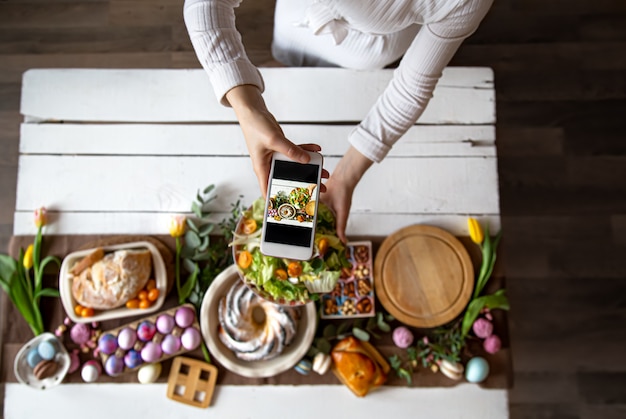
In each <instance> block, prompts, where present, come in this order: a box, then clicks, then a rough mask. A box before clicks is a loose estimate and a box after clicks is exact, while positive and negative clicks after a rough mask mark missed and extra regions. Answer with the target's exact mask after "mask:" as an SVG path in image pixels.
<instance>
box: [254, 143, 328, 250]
mask: <svg viewBox="0 0 626 419" xmlns="http://www.w3.org/2000/svg"><path fill="white" fill-rule="evenodd" d="M308 153H309V155H310V156H311V160H310V161H309V163H306V164H302V163H296V162H294V161H292V160H290V159H289V158H288V157H287V156H285V155H283V154H280V153H274V155H273V157H272V165H271V168H270V177H269V181H268V187H267V198H266V200H265V222H264V223H263V230H262V233H261V253H263V254H264V255H266V256H274V257H280V258H287V259H298V260H308V259H311V256H313V244H314V242H315V225H316V222H317V205H318V202H319V192H320V182H321V178H322V164H323V160H324V159H323V157H322V155H321V154H319V153H316V152H308Z"/></svg>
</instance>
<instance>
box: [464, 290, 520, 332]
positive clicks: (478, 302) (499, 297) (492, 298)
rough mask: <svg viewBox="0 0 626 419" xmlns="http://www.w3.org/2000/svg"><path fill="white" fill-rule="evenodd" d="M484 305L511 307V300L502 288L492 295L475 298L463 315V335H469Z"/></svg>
mask: <svg viewBox="0 0 626 419" xmlns="http://www.w3.org/2000/svg"><path fill="white" fill-rule="evenodd" d="M483 307H488V308H489V309H497V308H499V309H502V310H508V309H509V300H508V299H507V298H506V295H505V294H504V290H503V289H500V290H498V291H496V292H495V293H493V294H491V295H484V296H482V297H478V298H475V299H474V300H472V302H470V303H469V305H468V307H467V310H466V311H465V316H463V325H462V327H461V336H462V337H465V336H467V333H468V332H469V330H470V328H471V327H472V325H473V324H474V321H475V320H476V318H477V317H478V314H480V310H482V308H483Z"/></svg>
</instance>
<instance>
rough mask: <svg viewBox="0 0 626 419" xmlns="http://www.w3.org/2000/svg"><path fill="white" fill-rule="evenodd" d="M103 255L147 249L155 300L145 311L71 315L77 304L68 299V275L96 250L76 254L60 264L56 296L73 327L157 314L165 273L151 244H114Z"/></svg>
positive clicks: (115, 309) (69, 288)
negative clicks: (155, 292)
mask: <svg viewBox="0 0 626 419" xmlns="http://www.w3.org/2000/svg"><path fill="white" fill-rule="evenodd" d="M101 247H102V249H103V250H104V253H105V254H107V253H111V252H114V251H116V250H125V249H148V250H149V251H150V254H151V256H152V276H151V278H154V280H155V282H156V287H157V288H158V290H159V298H157V300H156V301H155V302H154V303H153V304H152V305H151V306H150V307H148V308H144V309H142V308H127V307H126V306H125V305H123V306H121V307H117V308H113V309H110V310H96V312H95V314H94V315H93V316H91V317H80V316H78V315H77V314H76V313H75V312H74V307H75V306H76V305H77V304H78V302H77V301H76V299H75V298H74V296H73V295H72V277H73V276H72V274H71V273H70V270H71V269H72V267H73V266H74V264H75V263H76V262H78V261H80V260H81V259H83V258H84V257H85V256H88V255H90V254H91V253H92V252H94V251H95V250H96V248H93V249H86V250H79V251H77V252H73V253H70V254H69V255H67V256H66V257H65V259H63V263H61V271H60V272H59V292H60V294H61V302H62V303H63V308H64V309H65V312H66V313H67V316H68V317H69V318H70V319H71V320H72V321H73V322H74V323H91V322H100V321H103V320H111V319H119V318H123V317H130V316H140V315H146V314H150V313H153V312H155V311H157V310H158V309H159V308H161V306H162V305H163V302H164V301H165V294H166V292H167V271H166V269H165V262H164V261H163V257H162V256H161V253H159V250H158V249H157V248H156V246H154V245H153V244H152V243H150V242H147V241H139V242H131V243H123V244H116V245H111V246H101Z"/></svg>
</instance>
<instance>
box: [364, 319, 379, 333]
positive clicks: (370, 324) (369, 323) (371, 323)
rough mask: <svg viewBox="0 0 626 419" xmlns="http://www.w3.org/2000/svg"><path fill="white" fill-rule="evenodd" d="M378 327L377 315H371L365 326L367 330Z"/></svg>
mask: <svg viewBox="0 0 626 419" xmlns="http://www.w3.org/2000/svg"><path fill="white" fill-rule="evenodd" d="M375 327H376V317H370V318H369V319H368V320H367V325H366V326H365V329H366V330H374V328H375Z"/></svg>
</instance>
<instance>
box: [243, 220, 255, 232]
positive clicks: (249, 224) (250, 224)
mask: <svg viewBox="0 0 626 419" xmlns="http://www.w3.org/2000/svg"><path fill="white" fill-rule="evenodd" d="M256 229H257V225H256V221H254V220H253V219H252V218H247V219H246V220H245V221H244V222H243V228H242V230H243V234H252V233H254V232H255V231H256Z"/></svg>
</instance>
